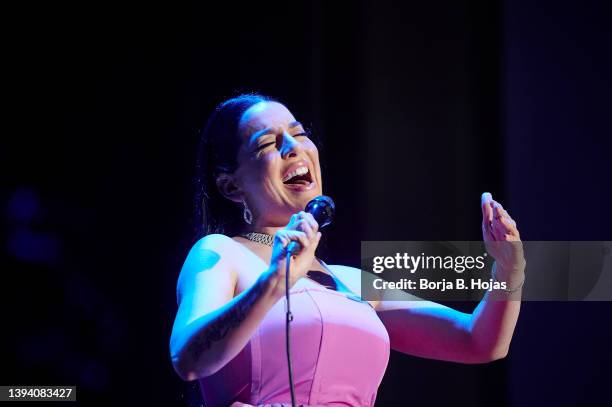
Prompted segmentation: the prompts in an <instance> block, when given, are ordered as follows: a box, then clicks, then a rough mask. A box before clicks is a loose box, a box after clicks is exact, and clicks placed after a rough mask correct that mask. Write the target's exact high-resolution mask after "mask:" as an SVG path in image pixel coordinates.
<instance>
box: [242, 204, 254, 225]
mask: <svg viewBox="0 0 612 407" xmlns="http://www.w3.org/2000/svg"><path fill="white" fill-rule="evenodd" d="M242 205H244V210H243V211H242V218H243V219H244V221H245V222H246V223H248V224H249V225H250V224H251V223H252V222H253V213H252V212H251V210H250V209H249V207H248V206H247V204H246V201H245V200H244V199H243V200H242Z"/></svg>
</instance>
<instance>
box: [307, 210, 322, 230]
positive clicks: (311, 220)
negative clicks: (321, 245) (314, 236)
mask: <svg viewBox="0 0 612 407" xmlns="http://www.w3.org/2000/svg"><path fill="white" fill-rule="evenodd" d="M304 219H306V220H307V221H308V223H309V224H310V226H311V227H312V230H313V231H315V232H316V231H318V230H319V223H318V222H317V220H316V219H315V218H314V216H312V213H308V212H306V216H305V217H304Z"/></svg>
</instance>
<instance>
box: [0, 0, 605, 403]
mask: <svg viewBox="0 0 612 407" xmlns="http://www.w3.org/2000/svg"><path fill="white" fill-rule="evenodd" d="M611 17H612V13H611V10H610V6H609V4H608V3H605V2H603V1H601V2H595V1H591V2H580V3H578V2H574V3H564V2H553V1H542V2H529V1H526V0H513V1H506V2H503V3H500V2H490V1H475V2H456V1H442V2H391V1H376V2H373V1H371V2H370V1H361V2H357V1H356V2H349V1H346V2H340V1H334V2H324V1H312V2H310V1H304V2H280V1H275V2H266V3H263V2H259V3H258V2H249V3H239V2H217V3H216V4H214V5H211V4H210V3H205V2H199V3H179V2H168V3H151V2H129V3H127V2H118V1H105V2H60V3H56V2H53V3H51V2H44V3H43V2H39V3H34V2H28V3H27V4H26V3H24V4H22V5H21V6H20V7H19V9H11V10H5V12H4V13H3V17H2V20H4V22H5V24H3V26H4V31H5V33H4V40H5V41H3V42H4V46H3V58H2V59H3V67H4V74H3V75H2V76H3V79H4V80H3V82H4V85H3V88H4V90H5V91H4V92H3V94H4V99H5V108H4V109H3V113H4V114H3V116H4V120H3V127H4V128H5V130H4V131H3V134H2V148H1V150H0V158H1V160H2V169H3V177H2V178H3V182H2V186H1V190H0V192H1V194H2V195H1V197H2V210H3V212H2V213H3V216H2V221H3V224H4V225H3V233H2V237H3V266H2V271H3V283H2V315H3V326H4V329H3V331H4V335H3V337H4V340H5V341H6V342H5V344H4V345H3V356H2V363H1V365H2V368H1V369H0V370H1V376H2V377H1V384H5V385H13V384H30V385H33V384H48V385H51V384H54V385H61V384H65V385H77V386H78V398H79V403H80V404H84V405H89V404H98V403H99V404H111V405H115V404H124V403H127V402H131V403H132V404H134V405H144V404H145V403H146V404H154V405H158V404H159V405H162V404H163V405H181V406H183V405H187V404H188V403H191V402H196V401H197V399H194V395H195V394H197V391H196V390H195V389H194V387H193V386H192V385H189V384H186V383H183V382H181V380H180V379H179V378H178V376H176V374H175V373H174V372H173V369H172V366H171V363H170V358H169V350H168V342H169V336H170V331H171V327H172V322H173V318H174V313H175V311H176V298H175V285H176V278H177V276H178V272H179V270H180V267H181V264H182V261H183V259H184V257H185V255H186V253H187V251H188V250H189V248H190V245H191V243H192V239H193V235H192V230H193V225H192V219H191V216H192V215H191V214H192V192H193V190H192V185H191V179H192V176H193V171H194V159H195V146H196V142H197V131H198V129H199V128H200V127H201V125H202V122H203V121H204V120H205V118H206V117H207V115H208V114H209V113H210V112H211V110H212V109H213V107H214V106H215V105H216V104H217V103H219V102H220V101H221V100H223V99H224V98H227V97H229V96H232V95H234V94H236V92H239V91H259V92H262V93H264V94H270V95H272V96H275V97H277V98H279V99H280V100H281V101H284V102H285V103H286V104H287V106H288V107H289V108H290V109H291V110H292V111H293V113H294V114H295V116H296V117H297V118H298V119H299V120H300V121H303V122H306V123H310V124H311V125H312V127H313V129H314V131H315V132H316V133H317V134H318V136H319V137H320V138H321V140H322V143H323V147H322V151H321V156H322V165H323V170H324V181H325V185H324V192H325V193H326V194H328V195H330V196H332V197H333V198H334V200H335V201H336V205H337V210H338V215H337V218H336V220H335V223H334V225H333V226H332V227H330V229H329V230H328V231H327V232H326V236H325V238H324V239H325V243H324V246H325V247H324V248H323V250H324V252H325V255H326V258H328V259H329V260H328V262H331V263H338V264H348V265H354V266H357V265H358V264H359V247H360V246H359V244H360V241H361V240H394V239H397V240H428V239H440V240H453V239H455V240H474V239H478V238H479V237H480V208H479V198H480V193H482V192H483V191H490V192H491V193H492V194H493V197H494V198H495V199H498V200H500V201H501V202H502V203H503V204H504V206H505V207H506V208H507V209H508V210H509V212H510V213H511V214H512V215H513V217H514V218H515V219H517V221H518V223H519V227H520V230H521V232H522V236H523V238H524V239H529V240H605V239H608V240H610V239H611V238H612V235H611V233H612V232H610V230H612V216H611V210H610V208H611V205H610V204H611V203H612V192H611V189H610V174H611V171H610V169H611V167H610V150H609V142H608V139H609V137H610V135H611V134H612V132H611V130H612V125H611V124H610V112H611V111H612V109H611V107H612V103H611V102H610V94H611V91H612V89H611V84H610V80H611V75H610V72H611V71H612V61H611V58H610V39H611V36H610V24H609V21H610V18H611ZM529 272H533V273H537V270H529ZM457 306H458V307H459V308H461V309H469V308H470V305H469V304H467V305H466V304H457ZM471 306H473V304H472V305H471ZM611 311H612V307H611V306H610V303H525V304H524V305H523V309H522V313H521V316H520V319H519V324H518V327H517V330H516V333H515V337H514V340H513V344H512V347H511V350H510V354H509V356H508V357H507V358H506V359H504V360H501V361H498V362H494V363H490V364H486V365H472V366H470V365H459V364H452V363H446V362H439V361H431V360H423V359H418V358H414V357H410V356H405V355H400V354H397V353H394V354H393V355H392V358H391V361H390V365H389V368H388V370H387V373H386V375H385V378H384V380H383V383H382V386H381V388H380V391H379V394H378V399H377V405H379V406H386V405H448V404H450V403H453V404H454V405H471V406H480V405H482V406H490V405H512V406H519V405H520V406H531V405H533V406H536V405H537V406H539V405H549V404H554V405H585V404H586V403H588V402H594V401H596V400H598V399H599V398H601V397H606V394H607V386H608V381H609V380H608V379H609V378H610V375H609V373H608V371H609V364H610V362H612V356H611V355H612V352H611V351H610V350H609V346H610V343H612V328H611V326H612V324H611V323H610V320H611V315H612V313H611Z"/></svg>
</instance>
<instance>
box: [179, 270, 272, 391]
mask: <svg viewBox="0 0 612 407" xmlns="http://www.w3.org/2000/svg"><path fill="white" fill-rule="evenodd" d="M280 284H281V282H280V281H278V278H277V277H276V276H275V275H274V274H273V273H270V272H266V273H263V274H262V275H261V276H260V277H259V278H258V279H257V281H256V282H255V284H253V285H252V286H251V287H250V288H249V289H247V290H245V291H244V292H242V293H241V294H240V295H238V296H236V297H234V298H233V299H232V300H231V301H230V302H228V303H227V304H225V305H224V306H223V307H221V308H219V309H218V310H216V311H214V312H211V313H209V314H206V315H203V316H202V317H200V318H198V319H196V320H194V321H193V322H191V323H189V324H188V325H186V326H185V327H184V328H183V329H181V330H180V332H178V333H177V335H176V338H173V339H174V340H173V341H172V342H173V345H172V350H171V351H172V360H173V364H174V367H175V370H176V371H177V373H179V375H180V376H181V377H182V378H183V379H184V380H195V379H197V378H200V377H205V376H209V375H211V374H213V373H215V372H217V371H218V370H219V369H221V368H222V367H223V366H225V365H226V364H227V363H228V362H229V361H230V360H232V359H233V358H234V357H235V356H236V355H237V354H238V353H239V352H240V351H241V350H242V349H243V348H244V346H245V345H246V344H247V342H248V341H249V339H250V338H251V336H252V335H253V333H254V332H255V330H256V328H257V326H258V325H259V324H260V322H261V321H262V319H263V318H264V316H265V315H266V313H267V312H268V311H269V310H270V308H271V307H272V306H273V305H274V304H275V303H276V302H277V301H278V300H279V299H280V298H282V293H283V292H284V291H283V290H282V289H281V288H280V287H279V285H280Z"/></svg>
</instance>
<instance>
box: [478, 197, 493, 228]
mask: <svg viewBox="0 0 612 407" xmlns="http://www.w3.org/2000/svg"><path fill="white" fill-rule="evenodd" d="M492 200H493V196H491V194H490V193H489V192H483V194H482V195H481V196H480V208H481V209H482V221H483V222H492V221H493V209H492V208H491V201H492Z"/></svg>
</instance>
